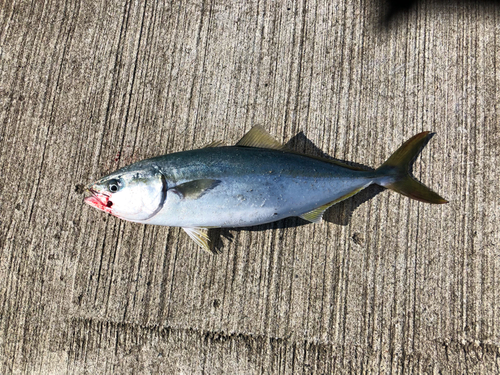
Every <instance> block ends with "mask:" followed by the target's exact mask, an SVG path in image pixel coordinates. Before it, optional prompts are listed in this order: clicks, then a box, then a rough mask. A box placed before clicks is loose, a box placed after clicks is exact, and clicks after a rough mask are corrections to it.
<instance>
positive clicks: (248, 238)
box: [0, 0, 500, 374]
mask: <svg viewBox="0 0 500 375" xmlns="http://www.w3.org/2000/svg"><path fill="white" fill-rule="evenodd" d="M382 19H383V14H382V10H380V9H378V2H357V1H343V0H334V1H324V0H323V1H321V0H318V1H305V0H304V1H286V2H285V1H278V2H273V1H249V2H240V1H228V0H221V1H212V2H209V1H201V0H200V1H189V2H185V1H172V2H170V1H165V2H162V1H157V2H153V1H135V2H131V1H126V0H124V1H114V2H113V1H87V0H82V1H69V0H68V1H66V2H64V1H58V0H46V1H43V0H41V1H38V0H37V1H19V0H11V1H3V2H1V3H0V74H1V77H0V124H1V125H0V147H1V152H0V165H1V174H2V178H1V180H0V192H1V193H0V210H1V219H0V220H1V224H0V280H1V281H0V359H1V361H0V373H2V374H6V373H22V372H29V373H65V372H69V373H202V372H204V373H211V374H213V373H261V372H264V373H290V374H291V373H293V374H300V373H334V372H369V373H370V372H398V373H399V372H404V373H412V372H415V373H423V372H427V373H439V372H443V373H448V372H455V373H465V372H476V373H478V372H482V373H493V372H499V371H500V323H499V319H500V307H499V306H500V303H499V302H500V277H499V275H500V246H499V245H500V238H499V231H498V228H499V225H500V207H499V194H498V190H499V175H500V173H499V172H500V170H499V167H498V160H499V156H500V155H499V154H500V129H499V125H498V123H499V120H500V119H499V115H500V107H499V105H498V103H500V68H499V66H498V61H499V60H498V58H499V56H500V46H499V42H498V41H499V40H500V29H499V28H498V25H499V24H500V7H497V6H495V5H494V4H490V5H488V4H487V3H485V4H481V5H477V3H475V2H468V3H467V2H466V3H460V4H459V3H451V5H443V4H441V5H439V6H432V5H429V3H425V2H421V3H419V4H418V8H417V9H416V10H413V11H411V12H409V13H407V14H403V15H402V16H401V17H400V18H399V19H398V20H397V21H394V22H392V24H391V25H389V27H388V28H387V29H384V28H383V27H380V21H381V20H382ZM257 124H259V125H263V126H264V127H266V128H267V129H268V130H269V131H270V132H271V133H272V134H273V135H275V136H276V137H277V139H279V140H282V141H285V142H286V141H288V140H289V139H291V138H292V137H294V136H295V135H296V134H297V133H299V132H300V131H303V135H304V136H299V137H297V138H295V139H294V141H293V142H292V143H293V144H294V145H295V147H297V148H298V149H302V150H308V151H314V147H313V146H312V145H315V146H317V147H318V148H319V149H320V150H322V151H324V152H325V153H327V154H329V155H331V156H333V157H336V158H338V159H342V160H350V161H356V162H359V163H362V164H365V165H370V166H377V165H379V164H380V163H382V162H383V161H384V160H385V158H386V157H387V156H389V154H390V153H391V152H392V151H393V150H395V148H397V146H399V145H400V144H401V143H402V142H403V141H404V140H406V139H407V138H409V137H410V136H412V135H413V134H415V133H417V132H419V131H422V130H432V131H434V132H436V133H437V135H436V136H435V137H434V138H433V139H432V140H431V142H430V143H429V145H428V146H427V148H426V149H425V150H424V151H423V153H422V157H421V158H419V159H418V160H417V162H416V164H415V167H414V174H415V175H416V176H417V177H418V178H420V179H422V180H423V181H424V182H425V183H426V184H428V185H429V186H432V187H433V188H434V189H435V190H436V191H438V192H440V193H441V194H442V195H443V196H444V197H446V198H447V199H449V200H450V203H449V204H448V205H443V206H434V205H426V204H421V203H418V202H415V201H411V200H409V199H407V198H405V197H402V196H399V195H398V194H396V193H393V192H389V191H383V192H381V191H380V190H377V189H369V190H368V191H367V192H365V193H362V194H361V195H359V196H357V197H355V198H353V199H350V200H348V201H347V202H345V203H342V204H340V205H339V206H338V207H335V208H333V209H331V210H330V211H329V212H328V215H327V219H328V220H327V222H323V223H321V224H315V225H298V224H302V222H301V221H299V220H295V219H289V220H286V221H284V222H280V223H276V224H274V225H269V226H266V227H264V228H257V229H259V230H256V231H248V232H247V231H223V232H222V233H221V234H222V237H221V240H220V242H218V246H220V247H221V250H222V254H220V255H218V256H209V255H207V254H205V253H203V252H201V251H200V250H199V249H198V248H197V246H196V245H195V244H194V243H193V242H192V241H190V240H189V239H188V237H187V236H186V235H185V234H184V233H183V232H182V231H181V230H180V229H178V228H162V227H146V226H142V225H138V224H132V223H127V222H123V221H120V220H118V219H115V218H113V217H110V216H107V215H105V214H104V213H102V212H98V211H97V210H95V209H92V208H91V207H89V206H86V205H85V204H84V203H83V201H82V194H81V184H86V183H88V182H90V181H92V180H94V179H96V178H98V177H100V176H102V175H105V174H107V173H108V172H110V171H112V170H114V169H116V168H118V167H120V166H124V165H126V164H129V163H130V162H133V161H137V160H139V159H143V158H146V157H150V156H153V155H158V154H163V153H166V152H172V151H179V150H185V149H191V148H195V147H199V146H202V145H204V144H207V143H209V142H211V141H213V140H217V139H225V140H226V141H227V142H228V143H230V142H235V141H236V140H238V139H239V137H241V136H242V135H243V133H244V132H245V131H247V130H248V129H250V127H252V126H253V125H257ZM309 141H310V142H309ZM297 225H298V226H297ZM228 237H232V238H228Z"/></svg>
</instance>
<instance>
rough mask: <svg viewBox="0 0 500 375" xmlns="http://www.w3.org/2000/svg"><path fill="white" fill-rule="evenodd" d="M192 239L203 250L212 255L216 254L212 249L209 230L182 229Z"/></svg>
mask: <svg viewBox="0 0 500 375" xmlns="http://www.w3.org/2000/svg"><path fill="white" fill-rule="evenodd" d="M182 229H184V231H185V232H186V233H187V234H188V235H189V237H191V239H192V240H193V241H194V242H196V243H197V244H198V245H199V246H201V248H202V249H203V250H205V251H206V252H208V253H210V254H214V252H213V251H212V250H211V249H210V245H209V242H210V239H209V238H208V230H207V229H206V228H197V227H193V228H182Z"/></svg>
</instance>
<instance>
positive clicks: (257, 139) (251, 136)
mask: <svg viewBox="0 0 500 375" xmlns="http://www.w3.org/2000/svg"><path fill="white" fill-rule="evenodd" d="M236 146H246V147H260V148H270V149H273V150H284V149H285V146H283V145H282V144H281V143H279V142H278V141H277V140H276V139H274V138H273V137H272V136H271V135H270V134H269V133H268V132H267V131H266V130H265V129H264V128H263V127H262V126H260V125H256V126H254V127H253V128H252V129H250V130H249V131H248V133H246V134H245V135H244V136H243V138H241V139H240V140H239V141H238V143H236Z"/></svg>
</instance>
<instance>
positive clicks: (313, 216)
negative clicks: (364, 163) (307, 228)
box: [299, 184, 370, 223]
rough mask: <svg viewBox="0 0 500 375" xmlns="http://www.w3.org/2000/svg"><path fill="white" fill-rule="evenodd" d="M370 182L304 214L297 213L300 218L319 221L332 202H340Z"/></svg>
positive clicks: (314, 221)
mask: <svg viewBox="0 0 500 375" xmlns="http://www.w3.org/2000/svg"><path fill="white" fill-rule="evenodd" d="M368 185H370V184H366V185H365V186H362V187H360V188H359V189H356V190H353V191H351V192H350V193H348V194H346V195H343V196H341V197H340V198H337V199H335V200H334V201H332V202H328V203H327V204H324V205H322V206H319V207H316V208H315V209H314V210H311V211H309V212H306V213H305V214H302V215H299V217H300V218H302V219H304V220H307V221H310V222H311V223H319V222H320V221H321V219H322V218H323V214H324V213H325V211H326V210H328V209H329V208H330V207H331V206H333V205H334V204H337V203H339V202H342V201H343V200H345V199H347V198H350V197H352V196H353V195H355V194H357V193H359V192H360V191H361V190H363V189H364V188H366V187H367V186H368Z"/></svg>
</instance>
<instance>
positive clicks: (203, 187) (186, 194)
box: [169, 178, 221, 199]
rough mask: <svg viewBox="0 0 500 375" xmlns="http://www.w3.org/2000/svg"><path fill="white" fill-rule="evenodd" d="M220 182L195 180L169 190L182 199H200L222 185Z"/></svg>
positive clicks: (205, 179)
mask: <svg viewBox="0 0 500 375" xmlns="http://www.w3.org/2000/svg"><path fill="white" fill-rule="evenodd" d="M220 182H221V181H220V180H210V179H207V178H204V179H201V180H193V181H189V182H185V183H183V184H180V185H177V186H174V187H173V188H171V189H169V190H170V191H171V192H172V193H175V194H177V195H178V196H179V197H180V198H181V199H198V198H199V197H201V196H202V195H203V194H205V193H206V192H207V191H209V190H210V189H213V188H214V187H216V186H217V185H219V184H220Z"/></svg>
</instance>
